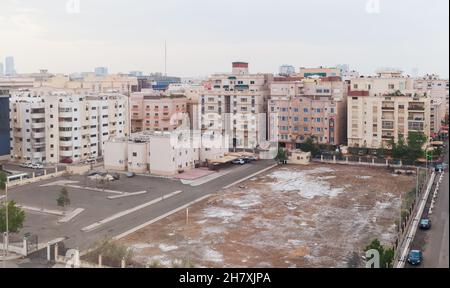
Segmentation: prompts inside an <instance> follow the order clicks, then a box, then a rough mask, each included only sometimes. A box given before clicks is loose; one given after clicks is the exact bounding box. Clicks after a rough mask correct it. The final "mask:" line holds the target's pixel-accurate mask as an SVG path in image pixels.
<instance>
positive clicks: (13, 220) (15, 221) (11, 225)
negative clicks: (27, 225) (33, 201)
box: [0, 201, 25, 233]
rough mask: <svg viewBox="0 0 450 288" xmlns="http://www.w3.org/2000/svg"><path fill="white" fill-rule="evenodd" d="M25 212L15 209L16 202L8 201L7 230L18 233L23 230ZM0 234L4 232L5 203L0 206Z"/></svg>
mask: <svg viewBox="0 0 450 288" xmlns="http://www.w3.org/2000/svg"><path fill="white" fill-rule="evenodd" d="M24 221H25V212H24V211H23V210H22V209H20V208H19V207H17V204H16V202H14V201H8V230H9V232H11V233H18V232H19V231H20V229H22V228H23V222H24ZM0 232H1V233H3V232H6V202H2V203H1V204H0Z"/></svg>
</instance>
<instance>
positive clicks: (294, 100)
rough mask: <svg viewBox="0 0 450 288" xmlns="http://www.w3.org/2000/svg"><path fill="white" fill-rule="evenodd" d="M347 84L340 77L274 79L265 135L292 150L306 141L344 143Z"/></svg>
mask: <svg viewBox="0 0 450 288" xmlns="http://www.w3.org/2000/svg"><path fill="white" fill-rule="evenodd" d="M347 90H348V84H347V83H346V82H343V81H342V80H341V78H340V77H325V78H320V79H315V80H313V79H304V78H295V77H285V78H275V79H274V82H272V83H271V84H270V100H269V104H268V111H269V113H270V114H271V115H272V116H273V117H269V125H268V126H269V135H274V134H276V138H277V139H278V142H279V144H280V146H282V147H285V148H287V149H288V150H293V149H296V148H298V146H299V144H300V143H303V142H304V141H305V140H307V139H308V138H311V137H313V138H314V139H315V141H316V142H318V143H321V144H329V145H340V144H344V143H345V142H346V135H347V133H346V131H347V113H346V112H347Z"/></svg>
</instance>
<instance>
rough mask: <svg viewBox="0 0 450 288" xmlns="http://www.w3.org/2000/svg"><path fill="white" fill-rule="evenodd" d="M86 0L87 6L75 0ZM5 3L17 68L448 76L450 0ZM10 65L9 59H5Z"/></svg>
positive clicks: (2, 47) (2, 40)
mask: <svg viewBox="0 0 450 288" xmlns="http://www.w3.org/2000/svg"><path fill="white" fill-rule="evenodd" d="M76 1H79V2H80V11H79V13H73V12H76V9H73V7H75V6H71V5H70V6H69V8H70V9H67V7H66V4H67V3H68V2H76ZM376 1H377V0H339V1H337V0H309V1H306V0H161V1H160V0H151V1H148V0H39V1H36V0H0V59H3V58H4V57H5V56H9V55H13V56H14V57H15V61H16V69H17V70H18V72H34V71H37V70H38V69H40V68H47V69H49V70H50V71H51V72H63V73H68V72H75V71H92V70H93V68H94V67H95V66H107V67H109V69H110V72H129V71H131V70H140V71H144V72H147V73H148V72H157V71H163V70H164V41H167V43H168V57H169V60H168V73H169V74H171V75H179V76H204V75H208V74H210V73H214V72H226V71H229V70H230V69H231V67H230V66H231V62H232V61H235V60H242V61H248V62H250V65H251V66H250V69H251V72H275V71H277V69H278V66H280V65H281V64H291V65H294V66H295V67H296V68H298V67H300V66H319V65H333V66H334V65H335V64H338V63H348V64H350V66H351V68H353V69H357V70H359V71H361V72H362V73H363V74H368V73H373V71H374V70H375V69H376V68H378V67H386V66H388V67H399V68H402V69H404V70H405V71H406V72H408V73H409V72H410V71H411V69H412V68H413V67H416V68H417V69H418V70H419V73H420V74H424V73H434V72H435V73H438V74H440V75H441V76H444V77H448V74H449V72H448V70H449V66H448V63H449V56H448V55H449V7H448V6H449V1H448V0H378V1H379V4H380V5H379V11H377V7H376V5H369V9H368V8H367V3H368V2H373V3H375V2H376ZM0 62H3V60H0Z"/></svg>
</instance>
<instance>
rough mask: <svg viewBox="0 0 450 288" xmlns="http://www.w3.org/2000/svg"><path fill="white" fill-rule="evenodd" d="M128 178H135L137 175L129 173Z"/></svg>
mask: <svg viewBox="0 0 450 288" xmlns="http://www.w3.org/2000/svg"><path fill="white" fill-rule="evenodd" d="M126 176H127V177H128V178H133V177H134V176H136V174H135V173H134V172H128V173H127V174H126Z"/></svg>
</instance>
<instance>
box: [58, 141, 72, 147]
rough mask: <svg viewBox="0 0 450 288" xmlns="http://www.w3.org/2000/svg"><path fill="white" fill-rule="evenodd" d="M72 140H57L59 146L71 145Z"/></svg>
mask: <svg viewBox="0 0 450 288" xmlns="http://www.w3.org/2000/svg"><path fill="white" fill-rule="evenodd" d="M72 145H73V142H72V141H59V146H60V147H72Z"/></svg>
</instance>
